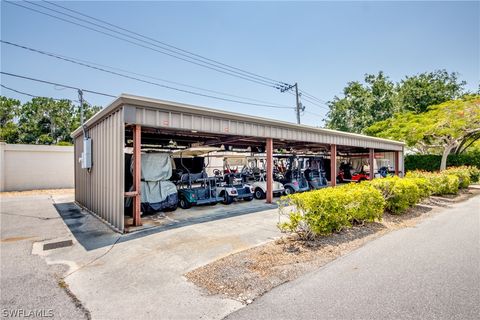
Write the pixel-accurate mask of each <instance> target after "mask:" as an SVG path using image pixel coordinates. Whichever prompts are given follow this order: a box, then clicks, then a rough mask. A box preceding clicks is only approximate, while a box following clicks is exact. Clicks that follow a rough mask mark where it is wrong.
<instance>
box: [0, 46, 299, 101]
mask: <svg viewBox="0 0 480 320" xmlns="http://www.w3.org/2000/svg"><path fill="white" fill-rule="evenodd" d="M0 42H1V43H4V44H7V45H10V46H14V47H17V48H20V49H25V50H29V51H33V52H36V53H40V51H41V52H42V54H43V52H44V53H45V54H49V55H52V56H59V57H62V58H66V59H70V60H75V61H80V62H84V63H86V64H91V65H95V66H100V67H103V68H108V69H111V70H118V71H122V72H124V73H127V74H133V75H136V76H140V77H144V78H148V79H153V80H158V81H162V82H166V83H172V84H176V85H180V86H184V87H187V88H192V89H196V90H201V91H206V92H212V93H216V94H220V95H224V96H229V97H234V98H240V99H244V100H250V101H255V102H260V103H266V104H272V105H273V104H274V103H271V102H269V101H265V100H259V99H254V98H249V97H243V96H238V95H234V94H229V93H225V92H221V91H216V90H210V89H205V88H201V87H196V86H192V85H188V84H184V83H180V82H176V81H170V80H166V79H162V78H157V77H154V76H150V75H146V74H142V73H138V72H133V71H129V70H125V69H122V68H117V67H112V66H108V65H104V64H99V63H95V62H92V61H88V60H82V59H78V58H73V57H69V56H66V55H62V54H59V53H54V52H49V51H44V50H39V49H33V48H30V47H26V46H23V45H20V44H17V43H13V42H10V41H5V40H0ZM34 50H36V51H34ZM279 106H282V105H279ZM283 107H286V108H291V107H288V106H285V105H283Z"/></svg>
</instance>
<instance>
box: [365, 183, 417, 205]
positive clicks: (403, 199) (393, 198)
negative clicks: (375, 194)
mask: <svg viewBox="0 0 480 320" xmlns="http://www.w3.org/2000/svg"><path fill="white" fill-rule="evenodd" d="M416 182H417V180H416V179H401V178H399V177H392V178H385V179H375V180H373V181H370V182H366V183H369V184H371V185H372V186H374V187H375V188H377V189H378V190H379V191H380V192H381V193H382V195H383V197H384V199H385V201H386V209H387V210H388V211H390V212H392V213H394V214H401V213H403V212H405V211H406V210H407V209H408V208H410V207H411V206H413V205H415V204H417V203H418V202H419V201H420V199H421V196H420V188H419V187H418V185H417V183H416Z"/></svg>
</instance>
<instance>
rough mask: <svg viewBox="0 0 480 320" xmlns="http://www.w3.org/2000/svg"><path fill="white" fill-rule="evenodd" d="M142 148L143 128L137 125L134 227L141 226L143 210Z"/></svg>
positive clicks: (134, 141)
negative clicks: (141, 193)
mask: <svg viewBox="0 0 480 320" xmlns="http://www.w3.org/2000/svg"><path fill="white" fill-rule="evenodd" d="M141 148H142V127H141V126H139V125H136V126H135V127H134V129H133V158H134V162H133V189H134V190H133V191H134V192H135V193H136V195H135V196H134V197H133V226H135V227H136V226H141V225H142V218H141V216H140V210H141V205H140V201H141V195H140V178H141V167H142V160H141Z"/></svg>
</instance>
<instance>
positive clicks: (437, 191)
mask: <svg viewBox="0 0 480 320" xmlns="http://www.w3.org/2000/svg"><path fill="white" fill-rule="evenodd" d="M405 177H406V178H425V179H427V180H428V181H429V183H430V186H431V192H432V194H434V195H445V194H457V193H458V188H459V186H460V179H459V178H458V177H457V176H455V175H451V174H447V173H440V172H427V171H410V172H407V174H406V176H405Z"/></svg>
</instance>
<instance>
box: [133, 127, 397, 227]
mask: <svg viewBox="0 0 480 320" xmlns="http://www.w3.org/2000/svg"><path fill="white" fill-rule="evenodd" d="M134 130H135V129H134V127H133V126H126V128H125V146H124V147H125V148H124V150H125V154H124V156H125V182H124V183H125V192H126V193H129V192H132V191H134V190H133V189H132V186H133V185H134V179H133V175H132V172H134V170H133V169H134V164H135V157H134V156H133V154H134ZM140 142H141V154H142V156H141V158H142V160H141V162H142V179H141V181H140V191H141V193H142V195H141V199H142V201H141V211H142V214H141V226H134V225H135V221H134V212H135V210H134V197H126V199H125V228H126V231H127V232H129V231H135V230H138V229H141V228H149V227H156V226H164V227H174V226H182V225H186V224H194V223H201V222H206V221H211V220H215V219H222V218H228V217H231V216H236V215H241V214H248V213H253V212H258V211H264V210H268V209H273V208H275V207H276V205H275V202H276V200H278V198H274V201H273V204H268V203H266V202H265V200H264V198H265V194H259V198H260V199H255V198H254V196H255V191H258V189H259V188H256V187H255V186H254V185H253V184H254V183H260V184H261V182H260V181H262V178H259V176H258V175H257V176H254V172H255V170H257V173H261V174H262V173H263V174H264V175H263V181H265V180H266V176H265V173H266V172H265V171H266V170H265V168H266V166H265V164H266V160H267V159H266V154H265V152H266V138H259V137H248V136H236V135H231V134H225V135H219V134H210V133H204V132H198V131H195V130H169V129H157V128H149V127H142V128H141V141H140ZM192 150H196V151H198V152H191V151H192ZM202 151H205V152H203V153H202ZM332 152H334V153H335V154H332ZM273 154H274V158H273V159H274V163H273V168H274V170H273V171H274V184H273V186H272V189H273V191H274V195H277V196H279V195H282V194H284V193H285V191H289V190H290V189H289V187H290V184H289V183H292V187H295V185H293V182H295V181H296V182H298V186H299V187H300V189H298V190H296V192H301V191H307V190H311V189H316V188H321V187H326V186H329V185H336V184H339V183H349V182H351V181H360V180H366V179H369V178H370V176H371V175H370V167H371V166H370V162H372V160H373V171H374V175H379V174H383V173H384V171H386V172H387V174H391V173H392V172H395V169H396V168H395V164H396V162H395V161H396V158H395V154H396V152H393V151H388V150H374V152H372V150H370V149H366V148H358V147H349V146H340V145H339V146H335V148H332V146H331V145H325V144H315V143H306V142H298V141H288V140H274V141H273ZM397 157H398V155H397ZM242 158H243V160H242ZM250 158H253V159H254V161H255V164H253V161H252V162H251V161H250V160H251V159H250ZM145 161H146V162H145ZM156 161H163V162H162V165H155V162H156ZM152 163H153V164H152ZM332 165H334V168H333V169H334V170H333V171H332ZM262 166H263V167H262ZM168 167H170V168H168ZM245 167H246V168H247V169H248V170H247V171H248V177H246V175H247V174H245V175H244V174H243V173H244V170H243V169H244V168H245ZM250 167H251V168H250ZM397 167H398V164H397ZM250 169H252V170H250ZM380 169H382V170H383V171H382V172H381V173H380V171H381V170H380ZM262 170H263V171H262ZM315 170H317V172H318V173H315ZM397 170H398V169H397ZM312 171H313V173H311V172H312ZM229 174H230V175H229ZM296 174H298V176H296ZM282 175H283V178H282ZM278 177H281V178H282V179H283V180H282V179H280V178H278ZM308 177H309V178H308ZM235 179H236V180H235ZM238 179H241V181H239V180H238ZM302 179H303V180H305V181H303V180H302ZM308 179H310V180H308ZM312 179H313V180H312ZM332 179H334V181H333V182H332ZM307 180H308V181H307ZM312 181H315V183H313V182H312ZM302 183H303V185H302ZM276 184H277V185H276ZM278 185H281V186H282V188H283V189H282V191H281V192H277V193H276V194H275V190H276V188H277V191H278V190H279V187H278ZM233 186H235V188H236V192H237V194H236V195H233V194H230V193H229V194H227V189H228V187H233ZM245 186H251V187H252V186H253V187H252V188H251V189H249V190H248V188H249V187H245ZM243 188H245V190H246V191H245V190H243ZM230 191H231V190H230ZM294 191H295V190H294ZM246 192H247V193H248V192H250V193H251V196H252V198H254V199H250V196H245V194H246ZM174 193H176V194H175V195H174ZM240 193H242V194H240ZM232 198H233V199H232Z"/></svg>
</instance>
